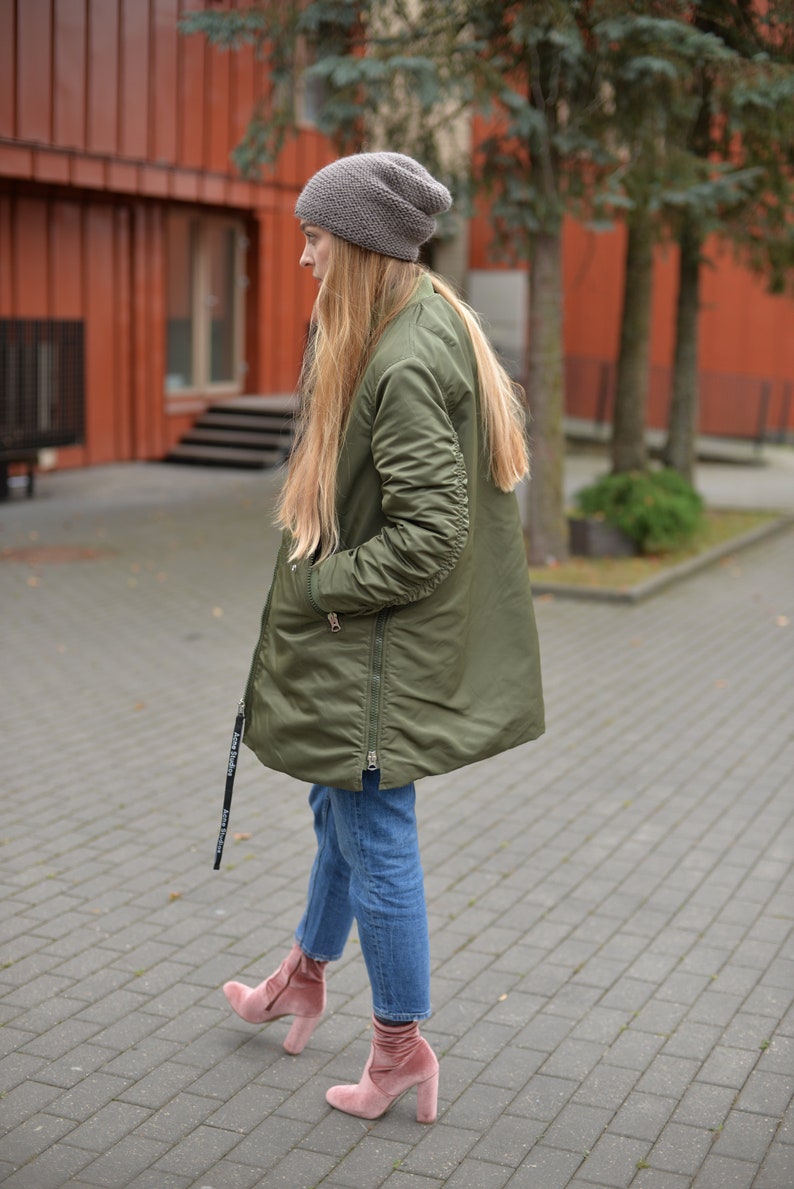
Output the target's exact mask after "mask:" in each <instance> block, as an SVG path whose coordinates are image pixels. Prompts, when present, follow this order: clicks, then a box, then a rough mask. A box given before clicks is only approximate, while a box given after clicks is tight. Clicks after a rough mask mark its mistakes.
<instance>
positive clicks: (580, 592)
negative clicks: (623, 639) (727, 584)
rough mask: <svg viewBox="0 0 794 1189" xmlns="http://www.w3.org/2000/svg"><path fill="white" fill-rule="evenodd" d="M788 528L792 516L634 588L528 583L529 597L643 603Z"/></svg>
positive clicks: (766, 525)
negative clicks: (546, 596)
mask: <svg viewBox="0 0 794 1189" xmlns="http://www.w3.org/2000/svg"><path fill="white" fill-rule="evenodd" d="M792 526H794V516H790V515H784V516H779V517H778V518H777V519H776V520H771V521H770V522H769V523H768V524H760V525H758V527H757V528H754V529H750V531H749V532H746V533H743V534H742V535H741V536H738V537H733V538H732V539H731V540H730V541H723V542H722V544H721V545H715V546H714V547H713V549H708V550H707V551H706V552H705V553H701V554H700V555H699V556H698V557H690V558H688V559H687V560H686V561H682V562H680V563H679V564H678V565H677V566H671V567H670V569H669V570H664V571H663V572H662V573H661V574H655V575H654V576H653V578H648V579H647V580H646V581H645V582H638V583H637V585H636V586H629V587H625V588H622V587H616V586H604V587H599V588H596V587H589V586H570V585H568V584H567V583H562V582H537V581H535V582H533V583H532V593H533V594H534V595H536V596H537V595H554V596H555V597H558V598H564V599H585V600H588V601H590V602H601V603H641V602H644V601H645V599H649V598H651V597H652V596H653V595H656V594H659V593H660V592H661V591H663V590H665V589H666V588H667V587H668V586H672V585H673V584H674V583H677V582H680V581H682V580H683V579H684V578H689V577H690V576H691V575H692V574H697V573H699V572H700V571H701V570H705V569H706V568H707V567H708V566H711V565H713V564H714V563H715V562H717V561H719V560H720V559H721V558H723V557H728V556H729V555H730V554H732V553H738V552H739V551H740V550H743V549H748V548H749V547H750V546H751V545H757V544H759V543H760V542H761V541H765V540H766V539H767V538H768V537H772V536H775V535H777V533H780V532H784V531H785V530H786V529H790V528H791V527H792Z"/></svg>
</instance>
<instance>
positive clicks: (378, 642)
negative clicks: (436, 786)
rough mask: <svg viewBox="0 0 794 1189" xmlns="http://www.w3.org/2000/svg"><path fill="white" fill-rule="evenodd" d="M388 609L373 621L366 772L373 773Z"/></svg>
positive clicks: (376, 763) (377, 766) (376, 754)
mask: <svg viewBox="0 0 794 1189" xmlns="http://www.w3.org/2000/svg"><path fill="white" fill-rule="evenodd" d="M388 618H389V608H388V607H387V608H386V609H385V610H384V611H380V612H378V618H377V619H376V621H375V640H374V643H373V646H372V670H371V672H370V676H369V736H368V739H367V771H368V772H375V771H377V769H378V768H379V767H380V764H379V762H378V751H377V747H378V723H379V719H380V694H381V683H382V678H383V642H384V639H385V636H386V621H387V620H388Z"/></svg>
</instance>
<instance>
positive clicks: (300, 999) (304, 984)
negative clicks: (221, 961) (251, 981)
mask: <svg viewBox="0 0 794 1189" xmlns="http://www.w3.org/2000/svg"><path fill="white" fill-rule="evenodd" d="M326 965H327V963H326V962H317V961H315V959H314V958H309V957H308V956H307V955H306V954H304V953H303V951H302V950H301V948H300V946H299V945H294V946H293V947H292V949H291V950H290V952H289V954H288V955H287V957H286V958H285V959H284V961H283V962H282V963H281V965H280V966H279V968H278V970H277V971H276V972H275V973H274V974H271V976H270V978H268V979H266V980H265V981H264V982H263V983H260V984H259V986H258V987H246V986H245V985H244V984H243V983H234V982H232V983H226V984H225V985H224V988H223V993H224V995H225V996H226V998H227V999H228V1001H229V1004H230V1006H231V1007H232V1009H233V1010H234V1011H236V1012H237V1015H238V1016H240V1018H241V1019H243V1020H245V1021H246V1023H248V1024H267V1023H269V1022H270V1021H271V1020H278V1019H281V1017H282V1016H295V1019H294V1020H293V1023H292V1027H291V1028H290V1030H289V1032H288V1033H287V1035H286V1038H285V1039H284V1049H285V1050H286V1052H288V1053H292V1054H295V1055H297V1054H298V1053H300V1052H302V1051H303V1048H304V1046H305V1045H306V1042H307V1041H308V1039H309V1037H310V1036H311V1034H312V1032H314V1029H315V1028H316V1027H317V1025H318V1024H319V1022H320V1020H321V1018H322V1014H323V1012H324V1011H325V967H326Z"/></svg>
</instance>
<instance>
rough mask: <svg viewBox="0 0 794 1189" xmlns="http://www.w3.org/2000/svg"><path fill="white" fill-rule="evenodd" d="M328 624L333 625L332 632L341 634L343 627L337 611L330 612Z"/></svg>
mask: <svg viewBox="0 0 794 1189" xmlns="http://www.w3.org/2000/svg"><path fill="white" fill-rule="evenodd" d="M328 622H329V623H330V625H331V631H332V632H341V630H342V625H341V623H340V622H339V616H338V615H337V613H336V612H335V611H329V612H328Z"/></svg>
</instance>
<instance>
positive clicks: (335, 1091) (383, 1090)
mask: <svg viewBox="0 0 794 1189" xmlns="http://www.w3.org/2000/svg"><path fill="white" fill-rule="evenodd" d="M372 1023H373V1025H374V1028H375V1035H374V1036H373V1039H372V1049H371V1051H370V1055H369V1060H368V1061H367V1064H366V1065H365V1067H364V1073H363V1074H362V1077H361V1081H360V1082H359V1083H358V1085H357V1086H332V1087H331V1089H330V1090H329V1091H328V1093H327V1094H326V1096H325V1097H326V1100H327V1101H328V1102H329V1103H330V1104H331V1106H334V1107H336V1109H337V1110H338V1111H345V1113H346V1114H348V1115H357V1116H358V1117H359V1118H360V1119H379V1118H380V1116H381V1115H383V1114H385V1112H386V1111H387V1110H388V1109H389V1107H390V1106H391V1105H392V1103H393V1102H394V1101H395V1100H396V1099H397V1098H399V1097H400V1095H401V1094H404V1093H405V1091H406V1090H410V1089H411V1087H412V1086H416V1121H417V1123H434V1122H435V1119H436V1110H437V1106H438V1061H437V1060H436V1055H435V1053H434V1052H433V1050H432V1049H431V1048H430V1045H429V1044H428V1043H427V1041H426V1040H425V1039H424V1037H422V1036H420V1035H419V1025H418V1024H417V1023H415V1022H413V1023H409V1024H399V1025H397V1026H395V1027H390V1026H389V1025H388V1024H381V1023H380V1022H379V1021H378V1020H376V1019H374V1018H373V1021H372Z"/></svg>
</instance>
